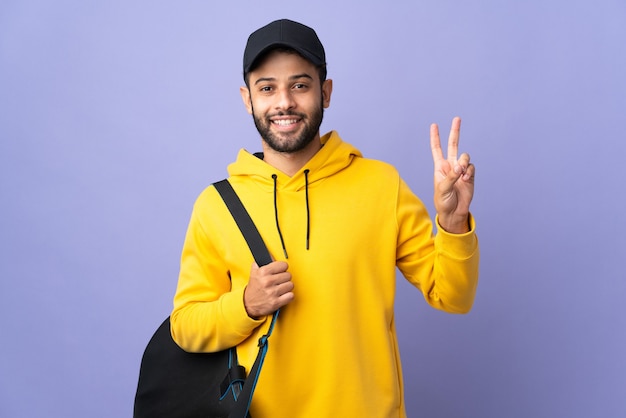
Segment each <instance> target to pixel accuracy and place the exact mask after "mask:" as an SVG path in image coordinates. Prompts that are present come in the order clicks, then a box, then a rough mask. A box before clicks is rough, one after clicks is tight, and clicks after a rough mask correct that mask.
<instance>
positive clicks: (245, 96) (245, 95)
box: [239, 86, 252, 114]
mask: <svg viewBox="0 0 626 418" xmlns="http://www.w3.org/2000/svg"><path fill="white" fill-rule="evenodd" d="M239 93H240V94H241V99H242V100H243V104H244V106H245V107H246V110H247V111H248V113H249V114H252V98H251V97H250V89H249V88H248V87H245V86H242V87H239Z"/></svg>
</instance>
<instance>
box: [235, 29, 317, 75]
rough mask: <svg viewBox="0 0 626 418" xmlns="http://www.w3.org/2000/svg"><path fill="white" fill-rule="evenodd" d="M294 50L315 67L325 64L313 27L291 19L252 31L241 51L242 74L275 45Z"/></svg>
mask: <svg viewBox="0 0 626 418" xmlns="http://www.w3.org/2000/svg"><path fill="white" fill-rule="evenodd" d="M280 46H283V47H287V48H291V49H293V50H295V51H296V52H297V53H299V54H300V55H302V56H303V57H304V58H306V59H307V60H308V61H310V62H311V63H312V64H313V65H315V66H316V67H319V66H322V65H326V54H325V53H324V46H323V45H322V43H321V42H320V40H319V38H318V37H317V34H316V33H315V31H314V30H313V29H311V28H310V27H308V26H305V25H303V24H302V23H298V22H294V21H293V20H288V19H281V20H276V21H274V22H272V23H270V24H268V25H265V26H263V27H262V28H260V29H257V30H256V31H254V32H252V34H251V35H250V36H249V37H248V43H247V44H246V49H245V51H244V53H243V73H244V76H245V75H246V74H247V73H248V72H249V71H250V70H251V69H252V68H253V66H254V65H255V64H256V60H257V58H259V57H260V56H261V55H262V54H264V53H265V52H268V51H269V50H271V49H273V48H276V47H280Z"/></svg>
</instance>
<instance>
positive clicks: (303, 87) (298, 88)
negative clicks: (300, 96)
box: [293, 83, 308, 90]
mask: <svg viewBox="0 0 626 418" xmlns="http://www.w3.org/2000/svg"><path fill="white" fill-rule="evenodd" d="M307 87H308V86H307V85H306V84H304V83H297V84H294V86H293V88H294V89H295V90H302V89H306V88H307Z"/></svg>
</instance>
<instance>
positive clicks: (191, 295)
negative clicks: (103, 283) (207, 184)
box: [171, 190, 264, 352]
mask: <svg viewBox="0 0 626 418" xmlns="http://www.w3.org/2000/svg"><path fill="white" fill-rule="evenodd" d="M212 192H213V193H212V194H214V195H216V194H217V193H216V192H215V191H214V190H213V191H212ZM210 194H211V192H209V191H208V190H207V191H205V192H204V193H203V194H202V195H201V196H200V197H199V198H198V200H197V201H196V204H195V205H194V209H193V212H192V215H191V219H190V222H189V226H188V228H187V234H186V236H185V241H184V245H183V250H182V255H181V265H180V273H179V278H178V285H177V289H176V294H175V295H174V309H173V311H172V314H171V332H172V337H173V339H174V341H176V343H177V344H178V345H179V346H180V347H181V348H183V349H184V350H186V351H190V352H215V351H220V350H223V349H226V348H228V347H232V346H235V345H237V344H239V343H240V342H241V341H243V340H244V339H246V338H247V337H248V336H249V335H250V334H251V333H252V332H253V330H254V329H255V328H256V327H258V326H259V325H260V324H261V323H263V322H264V319H261V320H253V319H252V318H250V317H249V316H248V314H247V312H246V310H245V307H244V304H243V292H244V289H245V283H233V281H231V275H232V272H231V267H229V265H228V263H227V262H226V260H225V257H224V254H225V253H226V250H225V249H224V248H223V247H222V244H221V240H220V239H219V235H220V233H219V231H216V230H215V229H212V228H211V227H210V226H209V225H208V222H207V219H206V217H207V216H209V214H211V216H214V217H215V216H217V217H219V216H230V214H229V213H228V211H227V210H225V211H226V214H224V213H223V212H224V210H217V208H214V210H211V204H210V201H211V199H210V196H209V195H210ZM215 205H217V202H216V204H215ZM220 209H222V208H220ZM226 221H230V222H231V223H232V220H229V219H218V220H217V222H214V223H215V224H218V225H219V224H221V225H223V224H225V223H226ZM246 282H247V281H246Z"/></svg>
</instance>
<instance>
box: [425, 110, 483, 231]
mask: <svg viewBox="0 0 626 418" xmlns="http://www.w3.org/2000/svg"><path fill="white" fill-rule="evenodd" d="M460 132H461V118H459V117H456V118H454V119H453V120H452V127H451V128H450V136H449V137H448V156H447V157H445V158H444V155H443V150H442V149H441V141H440V139H439V127H438V126H437V124H434V123H433V124H432V125H430V148H431V150H432V153H433V163H434V166H435V210H436V211H437V214H438V215H439V225H440V226H441V227H442V228H443V229H444V230H446V231H447V232H450V233H455V234H461V233H465V232H468V231H469V207H470V203H471V201H472V197H473V196H474V173H475V168H474V165H473V164H471V163H470V156H469V154H466V153H463V154H461V156H460V157H457V155H458V151H459V135H460Z"/></svg>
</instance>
